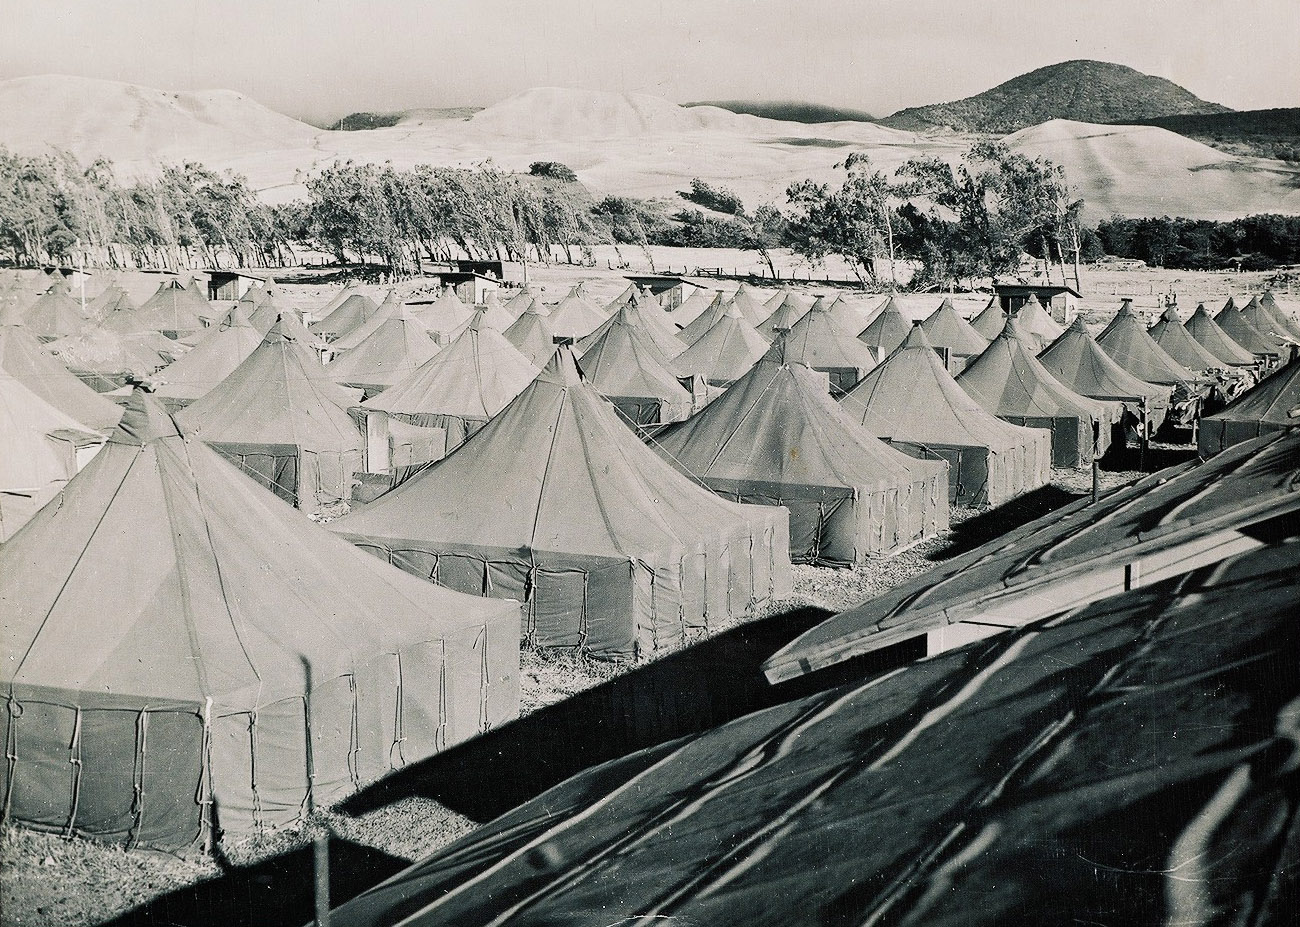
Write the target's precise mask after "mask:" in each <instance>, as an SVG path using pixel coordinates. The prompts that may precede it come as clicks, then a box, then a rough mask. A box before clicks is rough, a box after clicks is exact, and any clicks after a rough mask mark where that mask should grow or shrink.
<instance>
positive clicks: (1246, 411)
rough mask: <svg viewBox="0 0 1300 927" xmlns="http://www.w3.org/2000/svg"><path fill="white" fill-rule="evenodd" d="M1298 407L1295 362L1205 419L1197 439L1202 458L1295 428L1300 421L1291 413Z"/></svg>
mask: <svg viewBox="0 0 1300 927" xmlns="http://www.w3.org/2000/svg"><path fill="white" fill-rule="evenodd" d="M1296 408H1300V361H1297V360H1293V361H1291V363H1289V364H1287V365H1285V366H1283V367H1281V368H1279V369H1278V370H1275V371H1273V372H1272V373H1271V374H1269V375H1268V376H1267V377H1265V378H1264V379H1263V380H1261V381H1260V382H1259V383H1257V384H1256V385H1255V386H1254V387H1252V388H1251V389H1249V390H1247V391H1246V392H1244V393H1242V394H1241V395H1240V396H1238V397H1237V398H1236V399H1234V400H1233V401H1232V402H1230V403H1229V404H1228V405H1227V407H1226V408H1224V409H1221V410H1220V411H1218V412H1216V413H1215V414H1213V415H1207V416H1205V417H1204V418H1202V419H1201V423H1200V428H1199V430H1198V431H1197V436H1196V441H1197V447H1198V449H1199V450H1200V453H1201V456H1202V457H1209V456H1210V455H1211V454H1217V453H1219V452H1220V451H1222V450H1224V449H1225V448H1228V447H1231V446H1232V445H1234V444H1240V443H1241V442H1242V441H1249V440H1250V439H1252V438H1256V437H1259V436H1260V435H1263V434H1267V433H1269V432H1273V431H1282V430H1284V429H1286V428H1289V427H1291V426H1293V425H1295V424H1296V423H1297V419H1295V418H1292V417H1291V411H1292V410H1293V409H1296Z"/></svg>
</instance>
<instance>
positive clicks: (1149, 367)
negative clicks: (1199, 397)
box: [1096, 299, 1194, 386]
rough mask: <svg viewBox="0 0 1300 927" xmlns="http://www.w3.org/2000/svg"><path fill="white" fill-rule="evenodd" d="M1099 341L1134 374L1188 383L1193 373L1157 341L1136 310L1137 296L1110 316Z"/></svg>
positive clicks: (1154, 380)
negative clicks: (1135, 299) (1134, 304)
mask: <svg viewBox="0 0 1300 927" xmlns="http://www.w3.org/2000/svg"><path fill="white" fill-rule="evenodd" d="M1096 340H1097V344H1098V345H1100V346H1101V349H1102V350H1103V351H1105V352H1106V353H1107V354H1109V355H1110V356H1111V358H1113V359H1114V361H1115V363H1117V364H1119V365H1120V366H1121V367H1123V368H1124V369H1125V370H1127V371H1128V372H1129V373H1131V374H1132V375H1133V376H1135V377H1137V378H1138V379H1139V380H1144V381H1145V382H1147V383H1155V384H1158V385H1162V386H1181V385H1186V384H1188V383H1189V382H1191V380H1192V379H1193V377H1194V375H1193V373H1192V372H1191V371H1190V370H1188V369H1187V368H1186V367H1184V366H1183V365H1182V364H1180V363H1179V362H1178V361H1176V360H1174V359H1173V358H1172V357H1170V356H1169V354H1168V353H1167V352H1166V351H1165V349H1164V348H1162V347H1160V345H1158V344H1156V341H1155V339H1154V338H1152V337H1151V335H1150V334H1148V333H1147V330H1146V328H1144V327H1143V325H1142V322H1141V320H1140V319H1138V317H1137V315H1135V314H1134V312H1133V300H1131V299H1126V300H1124V302H1123V303H1122V304H1121V305H1120V307H1119V311H1118V312H1116V313H1115V317H1114V318H1113V319H1111V320H1110V324H1108V325H1107V326H1106V327H1105V329H1103V330H1102V333H1101V334H1100V335H1098V336H1097V339H1096Z"/></svg>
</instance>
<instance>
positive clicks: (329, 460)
mask: <svg viewBox="0 0 1300 927" xmlns="http://www.w3.org/2000/svg"><path fill="white" fill-rule="evenodd" d="M295 331H297V332H300V333H301V335H306V329H304V328H303V327H302V323H297V325H296V326H295V325H292V324H290V323H289V318H288V313H285V315H284V317H282V318H281V320H280V321H278V322H276V324H275V325H274V326H273V327H272V328H271V330H270V331H269V332H268V333H267V335H266V338H265V339H263V341H262V343H261V344H260V345H258V347H257V349H256V350H254V351H253V353H252V354H250V355H248V357H247V358H246V359H245V360H244V362H243V363H242V364H240V365H239V366H238V367H236V368H235V370H234V372H233V373H231V374H230V376H228V377H226V379H225V380H223V381H222V382H221V383H220V384H218V385H217V386H216V387H214V388H213V389H211V390H209V391H208V393H207V394H206V395H204V396H203V398H201V399H199V400H196V401H195V402H193V403H191V404H190V405H188V406H186V407H185V408H184V409H182V410H181V411H180V412H179V413H177V419H176V420H177V421H178V422H179V423H180V425H181V428H182V430H183V431H184V432H185V434H186V435H187V436H191V435H192V436H194V437H197V438H200V439H202V440H203V441H206V442H207V443H208V444H210V445H212V446H213V447H214V448H216V449H217V450H218V451H219V452H220V453H221V454H222V455H223V456H225V457H226V458H227V459H229V460H231V461H234V462H235V463H237V464H239V466H240V467H241V468H242V469H243V470H244V471H245V472H246V473H248V474H249V475H250V476H252V477H253V478H254V479H255V480H257V481H258V482H259V483H261V484H262V485H263V486H265V487H266V488H267V489H269V490H271V491H272V492H274V493H276V494H277V495H278V496H280V497H281V498H282V499H285V500H286V501H288V502H291V503H293V504H295V505H297V506H298V507H299V508H300V509H302V510H303V511H304V512H308V513H316V512H320V511H322V510H328V509H331V508H333V507H336V506H337V505H338V504H340V503H344V502H346V501H347V500H348V498H349V496H351V494H352V479H353V474H355V473H356V472H357V470H359V469H360V468H361V451H362V440H361V433H360V432H359V431H358V430H357V427H356V425H354V424H353V422H352V419H351V418H349V417H348V414H347V412H346V411H345V410H346V409H347V408H349V407H350V406H353V405H355V404H356V403H357V402H359V401H360V395H359V393H357V392H356V391H349V390H346V389H344V388H343V387H341V386H339V385H337V384H335V383H334V382H333V381H331V380H330V379H329V378H328V377H327V376H326V375H325V370H324V368H322V367H321V365H320V363H319V362H318V361H317V359H316V357H315V355H313V354H312V352H311V351H310V349H308V348H307V347H306V346H305V345H303V344H302V343H301V341H300V340H299V339H300V337H301V335H298V334H294V332H295Z"/></svg>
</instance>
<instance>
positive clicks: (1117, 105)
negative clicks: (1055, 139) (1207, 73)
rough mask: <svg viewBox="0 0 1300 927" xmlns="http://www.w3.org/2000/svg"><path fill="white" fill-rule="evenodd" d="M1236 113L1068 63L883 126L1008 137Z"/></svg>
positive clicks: (1143, 78)
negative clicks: (1046, 128)
mask: <svg viewBox="0 0 1300 927" xmlns="http://www.w3.org/2000/svg"><path fill="white" fill-rule="evenodd" d="M1224 112H1231V110H1229V109H1228V107H1226V106H1220V105H1219V104H1218V103H1207V102H1206V101H1205V100H1202V99H1201V98H1200V97H1198V96H1196V95H1195V94H1193V93H1192V92H1191V91H1189V90H1187V89H1185V88H1183V87H1180V86H1178V85H1177V84H1175V83H1174V82H1173V81H1171V80H1166V79H1165V78H1163V77H1154V76H1152V75H1150V74H1143V73H1142V72H1141V71H1136V70H1134V69H1133V68H1130V67H1127V66H1126V65H1122V64H1112V63H1110V62H1107V61H1090V60H1076V61H1063V62H1061V63H1060V64H1051V65H1048V66H1046V67H1042V68H1038V69H1036V70H1033V71H1030V72H1029V73H1028V74H1021V75H1020V76H1019V77H1013V78H1012V79H1011V80H1009V81H1006V82H1005V83H1001V84H998V85H997V86H996V87H994V88H993V89H991V90H986V91H984V92H983V93H979V94H976V95H975V96H973V97H966V98H965V99H963V100H957V101H955V102H952V103H937V104H934V105H931V106H916V107H912V108H910V109H904V110H899V111H898V112H897V113H894V115H892V116H890V117H889V118H887V119H883V120H881V122H882V123H883V124H884V125H887V126H891V127H893V128H896V129H913V130H925V129H934V128H950V129H955V130H957V131H959V132H996V133H998V134H1005V133H1008V132H1015V131H1017V130H1019V129H1023V128H1026V127H1027V126H1032V125H1038V124H1039V123H1042V122H1046V121H1048V120H1049V119H1073V120H1076V121H1079V122H1097V123H1123V122H1136V121H1140V120H1146V119H1155V118H1159V117H1161V116H1175V115H1185V114H1191V113H1198V114H1199V113H1224Z"/></svg>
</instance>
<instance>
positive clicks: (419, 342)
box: [326, 306, 438, 396]
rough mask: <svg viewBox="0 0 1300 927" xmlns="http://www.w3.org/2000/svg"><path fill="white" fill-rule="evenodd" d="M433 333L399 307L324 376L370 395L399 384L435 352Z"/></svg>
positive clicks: (405, 309) (338, 357)
mask: <svg viewBox="0 0 1300 927" xmlns="http://www.w3.org/2000/svg"><path fill="white" fill-rule="evenodd" d="M433 336H434V333H433V332H431V331H430V330H429V329H428V328H426V327H425V325H424V323H423V322H421V321H420V320H419V319H418V318H417V317H416V316H415V315H414V314H413V313H412V312H411V311H410V310H409V308H408V307H406V306H398V307H397V310H396V311H395V312H393V313H392V314H391V315H388V316H386V317H385V318H384V319H383V320H382V321H381V322H380V323H379V325H377V326H376V327H375V328H374V329H372V330H371V332H370V334H369V335H367V336H366V337H365V338H364V339H363V340H362V341H361V342H360V343H358V344H357V345H355V346H354V347H351V348H349V349H348V350H346V351H344V352H343V353H342V354H340V355H337V356H336V357H335V358H334V359H333V360H332V361H330V364H329V366H328V367H327V368H326V373H328V374H329V377H330V379H332V380H333V381H334V382H335V383H341V384H343V385H344V386H354V387H356V388H358V389H363V390H365V392H366V395H368V396H371V395H374V394H375V393H379V392H382V391H383V390H385V389H387V388H388V387H390V386H392V385H393V384H394V383H399V382H401V381H402V380H404V379H406V378H407V377H409V376H410V375H411V374H412V373H414V372H415V370H416V368H418V367H419V366H420V365H421V364H423V363H424V362H425V361H427V360H428V359H429V358H431V357H433V355H435V354H437V353H438V345H437V343H436V342H435V341H434V340H433Z"/></svg>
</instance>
